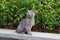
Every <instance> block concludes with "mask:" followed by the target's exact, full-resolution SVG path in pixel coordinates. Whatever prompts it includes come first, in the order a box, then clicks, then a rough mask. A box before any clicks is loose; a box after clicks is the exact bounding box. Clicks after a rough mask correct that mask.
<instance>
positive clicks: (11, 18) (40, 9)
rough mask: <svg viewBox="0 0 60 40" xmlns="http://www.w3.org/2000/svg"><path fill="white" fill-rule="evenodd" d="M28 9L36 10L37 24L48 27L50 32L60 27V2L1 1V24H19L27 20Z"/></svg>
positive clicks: (46, 0) (49, 0) (52, 0)
mask: <svg viewBox="0 0 60 40" xmlns="http://www.w3.org/2000/svg"><path fill="white" fill-rule="evenodd" d="M27 9H35V10H36V16H35V23H36V24H37V23H40V24H42V27H45V26H46V25H48V26H47V27H46V28H47V29H48V30H53V25H57V26H60V0H0V24H3V23H9V22H11V23H13V24H15V23H18V22H19V21H21V20H22V19H23V18H25V14H26V11H27Z"/></svg>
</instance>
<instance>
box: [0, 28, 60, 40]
mask: <svg viewBox="0 0 60 40" xmlns="http://www.w3.org/2000/svg"><path fill="white" fill-rule="evenodd" d="M0 37H3V38H14V39H27V40H60V34H52V33H41V32H32V35H26V34H18V33H16V32H15V30H8V29H0Z"/></svg>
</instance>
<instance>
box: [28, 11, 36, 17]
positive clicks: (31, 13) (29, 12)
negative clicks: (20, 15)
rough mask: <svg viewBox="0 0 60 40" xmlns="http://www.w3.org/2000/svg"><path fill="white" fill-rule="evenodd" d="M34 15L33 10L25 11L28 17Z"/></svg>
mask: <svg viewBox="0 0 60 40" xmlns="http://www.w3.org/2000/svg"><path fill="white" fill-rule="evenodd" d="M34 16H35V11H34V10H28V11H27V17H28V18H33V17H34Z"/></svg>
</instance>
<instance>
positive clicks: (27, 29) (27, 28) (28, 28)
mask: <svg viewBox="0 0 60 40" xmlns="http://www.w3.org/2000/svg"><path fill="white" fill-rule="evenodd" d="M26 34H29V35H32V34H31V28H30V27H26Z"/></svg>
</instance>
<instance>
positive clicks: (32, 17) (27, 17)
mask: <svg viewBox="0 0 60 40" xmlns="http://www.w3.org/2000/svg"><path fill="white" fill-rule="evenodd" d="M26 18H27V19H34V17H32V18H29V17H26Z"/></svg>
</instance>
